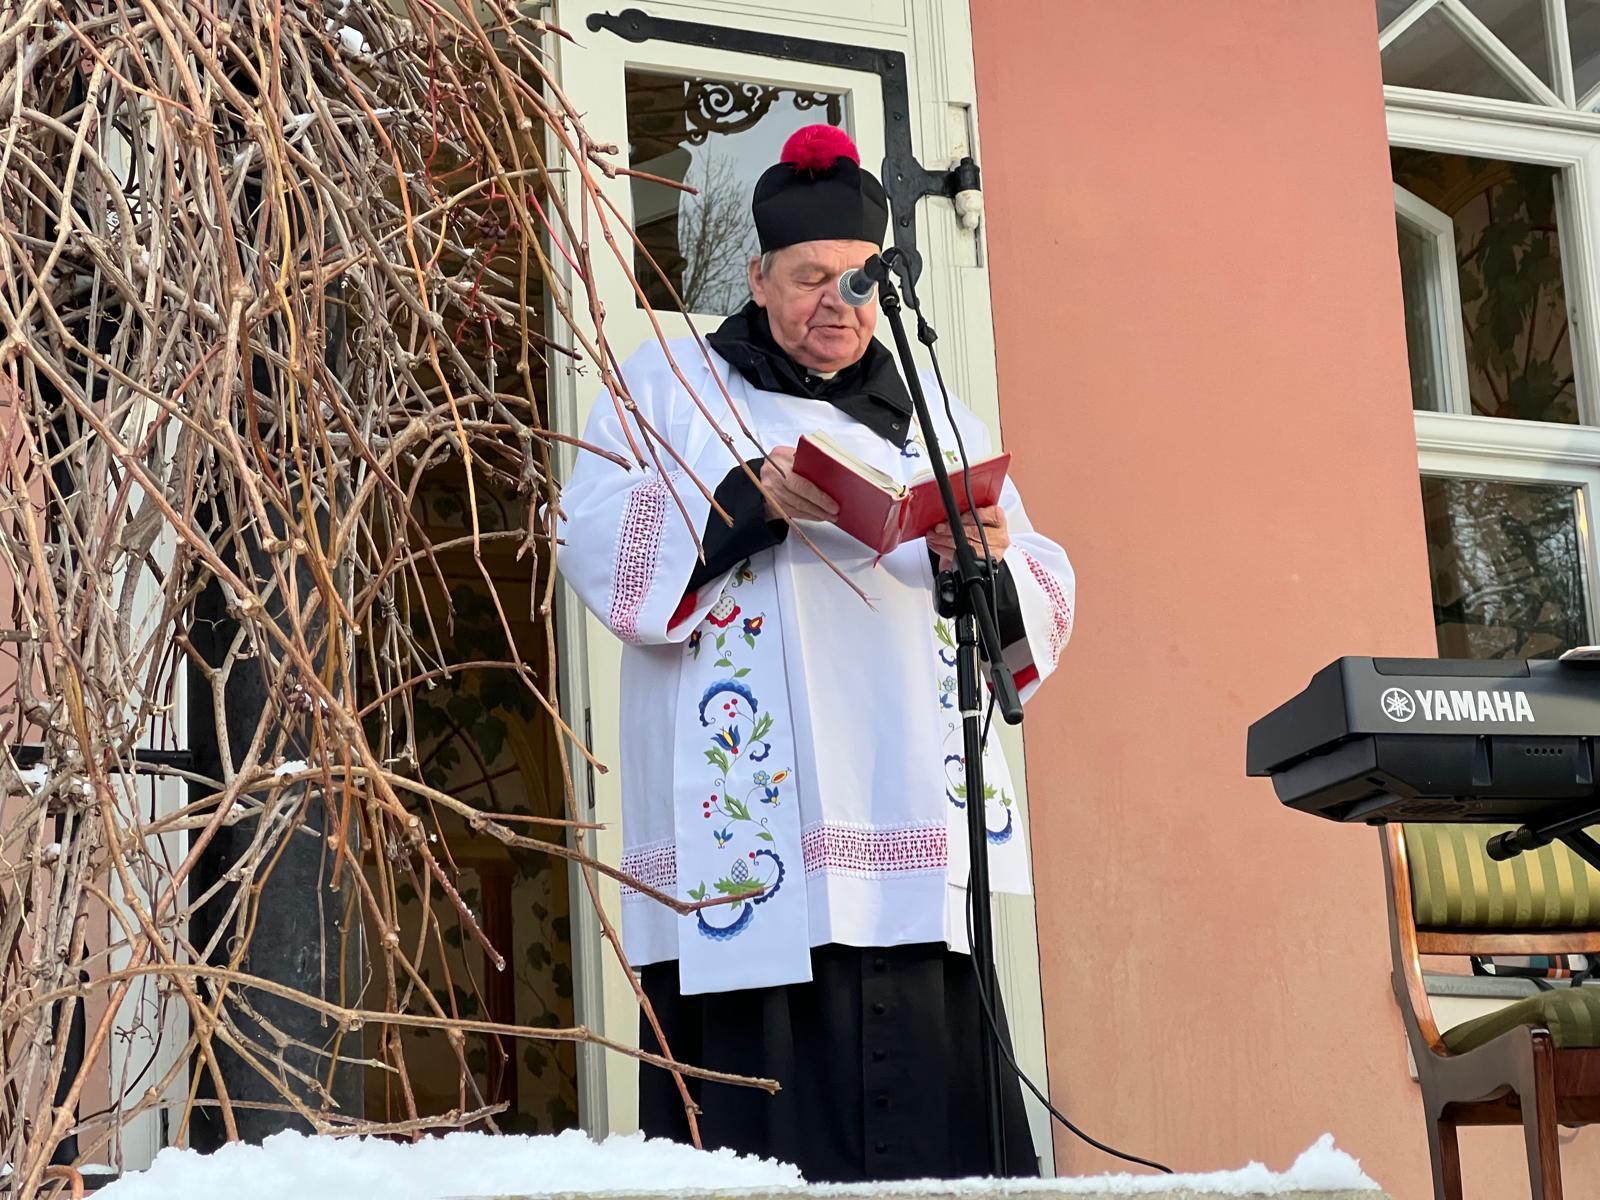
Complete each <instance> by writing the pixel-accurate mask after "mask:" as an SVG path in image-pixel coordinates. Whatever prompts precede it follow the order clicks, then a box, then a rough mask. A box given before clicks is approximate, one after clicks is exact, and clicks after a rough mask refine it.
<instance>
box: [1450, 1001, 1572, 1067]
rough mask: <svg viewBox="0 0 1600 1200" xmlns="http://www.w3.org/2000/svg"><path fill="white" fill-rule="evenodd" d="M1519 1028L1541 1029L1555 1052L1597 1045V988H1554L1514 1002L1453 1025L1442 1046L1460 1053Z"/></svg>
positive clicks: (1454, 1052) (1474, 1048) (1453, 1052)
mask: <svg viewBox="0 0 1600 1200" xmlns="http://www.w3.org/2000/svg"><path fill="white" fill-rule="evenodd" d="M1519 1025H1530V1026H1539V1025H1542V1026H1544V1027H1545V1028H1546V1029H1548V1030H1549V1031H1550V1036H1551V1038H1552V1040H1554V1042H1555V1044H1556V1046H1557V1048H1558V1049H1574V1048H1579V1047H1589V1048H1593V1047H1596V1046H1600V987H1583V988H1573V987H1563V988H1556V989H1555V990H1553V991H1549V992H1540V993H1539V994H1538V995H1536V996H1529V997H1528V998H1527V999H1526V1000H1518V1001H1517V1002H1516V1003H1515V1004H1511V1005H1508V1006H1506V1007H1505V1008H1502V1009H1500V1010H1499V1011H1498V1012H1492V1013H1490V1014H1489V1015H1488V1016H1485V1017H1475V1018H1474V1019H1473V1020H1471V1021H1468V1022H1466V1023H1465V1024H1462V1025H1457V1026H1456V1027H1455V1028H1454V1029H1451V1030H1449V1031H1448V1032H1446V1033H1445V1034H1444V1044H1445V1046H1446V1047H1447V1048H1448V1049H1449V1050H1450V1052H1451V1053H1452V1054H1464V1053H1466V1052H1467V1051H1468V1050H1476V1049H1477V1048H1478V1047H1479V1046H1482V1045H1485V1044H1487V1043H1488V1042H1492V1041H1493V1040H1494V1039H1495V1038H1497V1037H1499V1036H1500V1035H1501V1034H1503V1033H1509V1032H1510V1031H1511V1030H1513V1029H1515V1028H1517V1027H1518V1026H1519Z"/></svg>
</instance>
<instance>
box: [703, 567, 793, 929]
mask: <svg viewBox="0 0 1600 1200" xmlns="http://www.w3.org/2000/svg"><path fill="white" fill-rule="evenodd" d="M755 577H756V576H755V572H754V571H752V570H751V569H750V563H749V561H748V560H746V561H745V562H744V563H743V564H742V565H741V566H740V567H739V568H738V569H737V570H736V571H735V572H734V577H733V579H732V581H731V583H730V587H735V588H736V587H740V586H742V585H743V584H746V583H749V582H751V581H753V580H754V579H755ZM765 615H766V614H764V613H757V614H755V615H753V616H747V617H745V618H744V623H743V626H742V629H741V630H740V631H738V632H739V635H740V640H742V641H744V643H745V644H746V645H747V646H749V647H750V648H751V649H754V648H755V644H756V639H757V638H758V637H760V636H761V628H762V623H763V621H764V619H765ZM739 616H740V607H739V606H738V605H737V604H736V603H734V602H733V601H732V599H731V598H730V597H729V596H728V594H727V593H726V592H725V593H724V594H723V595H722V596H721V597H720V598H719V599H718V600H717V603H716V604H715V605H713V606H712V609H711V613H710V615H708V617H707V618H706V621H707V624H706V625H705V626H703V627H702V628H701V629H699V630H696V631H695V633H694V634H692V635H691V636H690V639H689V648H690V653H691V654H692V655H693V656H694V657H696V658H698V657H699V651H700V648H701V635H702V634H703V633H710V634H711V637H712V639H713V644H714V645H715V647H716V651H717V659H716V661H715V662H714V663H713V667H714V668H719V669H722V670H726V671H727V672H728V673H729V674H728V677H727V678H724V679H719V680H717V681H716V682H714V683H712V684H711V686H709V687H708V688H706V690H705V692H704V694H702V696H701V697H700V708H699V714H698V715H699V720H700V725H701V728H703V729H710V730H711V733H710V742H711V748H710V749H709V750H707V751H706V752H705V755H706V762H707V763H708V764H709V765H710V766H711V767H712V768H714V769H715V771H716V775H715V778H714V780H713V782H712V785H711V790H710V794H709V797H708V798H707V799H706V800H704V801H702V803H701V807H702V810H703V812H704V815H705V818H706V820H708V821H710V820H713V819H718V818H720V822H721V827H720V828H716V827H713V829H712V832H711V836H712V837H713V838H714V839H715V841H716V844H717V848H718V849H729V848H730V847H731V848H732V849H733V850H734V851H735V853H736V854H738V851H739V850H740V849H741V847H740V846H738V845H737V844H736V843H738V842H739V840H740V839H741V838H744V837H747V836H748V837H753V838H754V839H755V840H757V841H762V842H766V843H768V846H762V847H758V848H757V849H754V850H748V851H745V852H744V853H743V854H738V856H737V857H734V858H733V860H732V862H731V864H730V865H729V867H728V870H727V871H726V872H725V873H724V874H723V876H722V878H720V879H717V880H714V881H712V882H710V883H707V881H705V880H701V881H700V883H699V885H698V886H696V887H693V888H691V889H689V895H690V897H692V898H693V899H695V900H704V899H706V898H707V897H708V896H710V895H711V894H712V892H713V889H714V890H715V891H716V892H717V893H720V894H722V895H724V896H729V897H732V898H733V902H732V903H730V904H728V905H726V906H722V907H719V908H713V909H710V910H702V911H698V912H696V913H695V924H696V928H698V929H699V931H700V933H701V934H702V935H703V936H705V937H708V938H712V939H715V940H717V941H727V940H729V939H731V938H734V937H737V936H738V935H739V934H740V933H742V932H743V931H744V930H745V929H747V928H749V926H750V922H751V921H752V920H753V919H754V916H755V909H756V906H757V905H760V904H765V903H766V902H767V901H768V900H770V899H772V897H773V896H775V895H777V893H778V889H779V888H780V887H782V885H783V878H784V865H783V860H782V859H780V858H779V857H778V855H777V853H776V851H775V850H773V849H770V848H769V847H770V846H771V845H772V844H774V843H775V841H776V839H775V838H774V837H773V835H772V833H771V832H770V831H769V830H768V829H767V818H766V817H763V816H760V815H759V812H760V809H759V807H758V806H760V805H768V806H776V805H777V804H778V803H779V802H780V799H781V797H782V793H783V785H784V783H785V782H786V781H787V780H788V778H789V775H790V772H789V771H788V770H781V771H768V770H766V769H761V770H756V771H752V772H751V773H750V776H749V779H750V783H749V784H748V785H741V784H739V783H737V782H736V780H735V776H736V775H738V774H739V763H740V760H741V759H743V760H745V761H747V762H751V763H757V762H762V761H764V760H765V759H767V758H768V756H770V755H771V753H772V743H771V742H770V741H767V740H766V738H767V735H768V734H769V733H771V732H772V728H773V716H772V714H771V713H769V712H763V711H762V709H761V704H760V701H759V700H758V699H757V698H756V693H755V691H754V689H753V688H752V686H751V684H749V683H746V682H742V680H744V679H745V678H746V677H747V676H749V675H750V673H751V670H752V668H751V667H749V666H741V665H740V664H739V663H738V662H737V661H736V660H735V651H734V649H732V648H730V646H729V644H728V642H729V639H728V634H729V633H730V632H734V631H732V630H730V629H729V626H731V625H732V624H733V622H734V620H735V619H736V618H737V617H739ZM757 686H759V685H757ZM718 700H720V701H721V705H722V711H721V713H720V714H718V715H708V714H707V710H708V709H709V708H710V707H711V705H712V703H713V702H715V701H718ZM752 810H754V811H752ZM768 864H770V865H768ZM723 908H726V909H731V910H732V912H733V918H732V919H731V920H730V921H729V922H728V923H727V924H725V925H724V924H717V923H715V918H717V917H718V916H719V915H721V914H722V913H723ZM707 911H709V912H710V913H711V915H712V918H713V919H711V920H708V919H707V916H706V913H707Z"/></svg>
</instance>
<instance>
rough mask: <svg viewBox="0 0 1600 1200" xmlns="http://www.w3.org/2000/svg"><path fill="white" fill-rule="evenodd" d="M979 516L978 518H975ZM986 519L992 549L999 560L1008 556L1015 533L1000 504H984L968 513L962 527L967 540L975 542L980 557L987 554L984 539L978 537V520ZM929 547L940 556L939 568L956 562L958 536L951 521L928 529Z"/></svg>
mask: <svg viewBox="0 0 1600 1200" xmlns="http://www.w3.org/2000/svg"><path fill="white" fill-rule="evenodd" d="M974 517H976V519H974ZM980 521H981V522H982V523H983V533H984V537H985V538H986V539H987V540H988V542H989V553H990V554H991V555H993V556H994V560H995V562H999V561H1000V560H1001V559H1002V558H1004V557H1005V556H1006V549H1007V547H1009V546H1010V545H1011V534H1010V532H1009V531H1008V529H1007V527H1006V510H1005V509H1003V508H1001V507H999V506H998V505H996V506H995V507H993V508H980V509H978V511H977V513H976V514H974V513H967V514H966V519H965V520H964V521H963V522H962V528H963V530H964V532H965V533H966V535H967V541H968V542H969V543H970V544H971V546H972V552H973V553H974V554H976V555H977V556H978V557H979V558H980V559H981V558H982V557H983V543H982V542H980V541H979V540H978V523H979V522H980ZM927 543H928V549H930V550H932V551H933V552H934V553H935V554H937V555H938V556H939V569H940V570H941V571H948V570H949V569H950V568H951V567H952V566H954V565H955V561H956V540H955V538H954V537H952V536H951V534H950V526H949V524H948V523H941V524H939V525H935V526H934V527H933V528H932V529H930V530H929V531H928V536H927Z"/></svg>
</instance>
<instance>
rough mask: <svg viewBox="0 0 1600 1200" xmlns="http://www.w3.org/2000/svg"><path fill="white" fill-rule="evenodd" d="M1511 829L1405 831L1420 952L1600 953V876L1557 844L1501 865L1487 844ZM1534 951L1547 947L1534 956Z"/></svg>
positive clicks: (1441, 827)
mask: <svg viewBox="0 0 1600 1200" xmlns="http://www.w3.org/2000/svg"><path fill="white" fill-rule="evenodd" d="M1505 828H1506V827H1504V826H1494V825H1407V826H1405V831H1404V842H1405V863H1406V866H1407V868H1408V874H1409V883H1410V888H1409V890H1410V893H1411V916H1412V919H1413V921H1414V922H1415V927H1416V930H1417V935H1418V942H1419V945H1418V949H1419V950H1421V951H1422V952H1423V953H1425V954H1426V953H1430V952H1431V953H1444V954H1448V953H1469V954H1470V953H1497V952H1498V953H1541V952H1543V950H1544V949H1549V950H1559V951H1569V952H1583V951H1586V950H1593V949H1596V948H1600V871H1596V870H1595V869H1594V868H1593V867H1591V866H1589V864H1588V863H1586V862H1584V861H1583V860H1582V859H1581V858H1579V857H1578V856H1577V855H1576V854H1574V853H1573V852H1572V851H1571V850H1569V849H1567V848H1566V847H1565V846H1563V845H1561V844H1560V843H1559V842H1557V843H1552V844H1551V845H1549V846H1545V847H1543V848H1542V849H1539V850H1536V851H1530V852H1524V853H1522V854H1519V855H1517V856H1516V857H1514V858H1512V859H1509V860H1508V861H1506V862H1496V861H1495V860H1493V859H1492V858H1490V857H1489V853H1488V850H1487V844H1488V841H1489V839H1490V838H1491V837H1493V836H1494V835H1495V834H1497V833H1500V832H1502V831H1503V830H1504V829H1505ZM1585 933H1587V934H1590V935H1591V937H1589V938H1586V937H1583V936H1581V935H1582V934H1585ZM1574 934H1577V935H1580V936H1579V937H1577V938H1576V939H1575V938H1574V936H1573V935H1574ZM1439 935H1444V936H1443V937H1441V936H1439ZM1512 943H1516V944H1517V946H1518V948H1513V945H1512ZM1535 943H1546V945H1544V946H1543V947H1542V948H1541V949H1539V950H1535V949H1532V946H1533V945H1534V944H1535ZM1521 947H1527V948H1526V949H1524V948H1521Z"/></svg>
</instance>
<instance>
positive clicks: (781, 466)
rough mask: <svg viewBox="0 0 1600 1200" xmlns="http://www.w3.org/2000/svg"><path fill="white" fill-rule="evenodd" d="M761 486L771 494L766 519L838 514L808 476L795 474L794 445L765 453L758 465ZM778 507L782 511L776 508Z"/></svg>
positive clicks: (804, 518) (822, 517)
mask: <svg viewBox="0 0 1600 1200" xmlns="http://www.w3.org/2000/svg"><path fill="white" fill-rule="evenodd" d="M761 486H762V487H764V488H766V489H767V495H768V496H770V497H771V499H769V500H768V501H767V520H769V521H781V520H784V519H785V518H787V519H788V520H791V521H794V520H799V521H832V520H833V519H834V518H835V517H837V516H838V515H839V506H838V505H837V504H835V503H834V502H833V498H832V497H831V496H829V495H828V493H827V492H825V491H823V490H822V489H821V488H819V487H818V486H817V485H816V484H814V483H812V482H811V481H810V480H809V479H802V478H800V476H798V475H796V474H795V473H794V447H793V446H779V447H777V448H776V449H774V450H769V451H768V452H767V459H766V461H765V462H764V463H762V464H761ZM779 506H781V508H782V510H783V511H781V512H780V511H779V510H778V509H779Z"/></svg>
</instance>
